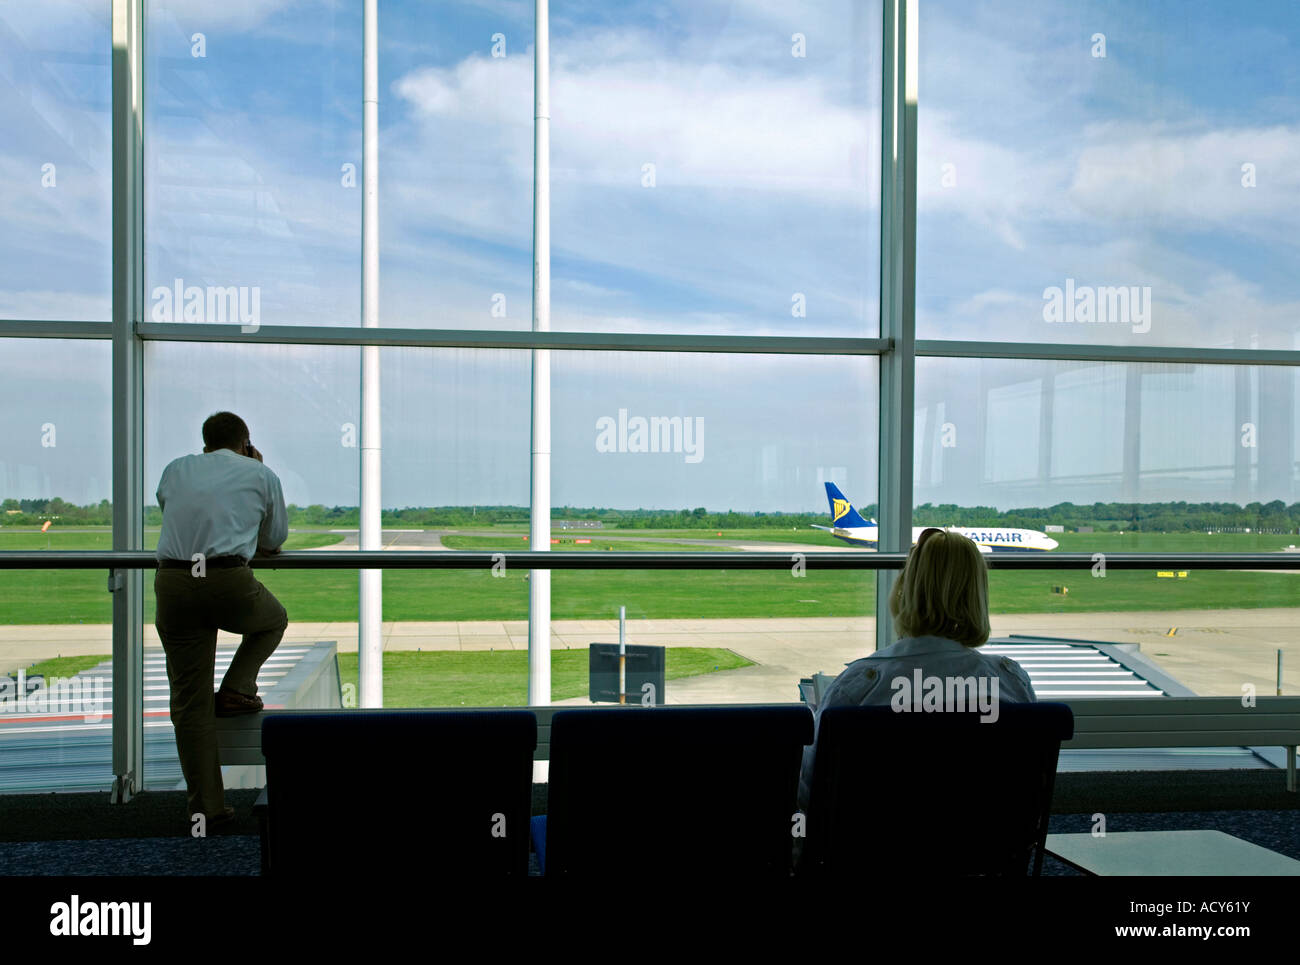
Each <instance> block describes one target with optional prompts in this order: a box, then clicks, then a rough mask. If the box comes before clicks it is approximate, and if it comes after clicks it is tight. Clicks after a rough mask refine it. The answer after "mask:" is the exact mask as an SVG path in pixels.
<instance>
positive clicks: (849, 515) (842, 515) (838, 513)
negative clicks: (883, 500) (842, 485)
mask: <svg viewBox="0 0 1300 965" xmlns="http://www.w3.org/2000/svg"><path fill="white" fill-rule="evenodd" d="M826 499H827V500H828V501H829V502H830V505H831V524H832V525H833V526H839V527H841V528H846V529H847V528H850V527H854V526H870V525H872V523H874V522H875V520H872V523H868V522H867V521H866V520H865V519H863V518H862V517H861V515H859V514H858V511H857V510H856V509H854V508H853V504H852V503H850V502H849V501H848V500H847V499H845V498H844V494H843V493H842V492H840V490H839V487H837V486H836V485H835V484H834V483H833V482H828V483H827V484H826Z"/></svg>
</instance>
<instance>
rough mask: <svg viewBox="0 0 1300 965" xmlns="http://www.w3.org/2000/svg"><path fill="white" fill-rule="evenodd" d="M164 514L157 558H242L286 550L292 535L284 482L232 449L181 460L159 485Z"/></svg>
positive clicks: (159, 496) (178, 460)
mask: <svg viewBox="0 0 1300 965" xmlns="http://www.w3.org/2000/svg"><path fill="white" fill-rule="evenodd" d="M158 506H159V507H160V508H161V509H162V511H163V522H162V533H161V534H160V535H159V537H158V552H157V558H158V559H160V560H166V559H171V560H190V559H193V556H194V554H195V553H202V554H203V555H204V556H205V557H209V558H211V557H213V556H242V557H243V558H244V559H251V558H252V557H253V554H254V553H255V552H256V551H257V550H258V549H259V548H261V549H263V550H267V551H272V550H277V549H279V548H280V546H281V544H283V543H284V541H285V539H286V538H287V537H288V535H289V514H288V512H287V510H286V509H285V506H284V493H283V492H282V491H281V489H280V478H279V477H278V476H277V475H276V474H275V473H274V472H272V471H271V470H270V469H268V468H267V467H266V466H264V465H262V463H261V462H259V461H258V460H256V459H252V458H250V457H248V456H241V455H239V453H237V452H234V451H233V450H231V449H218V450H216V451H215V452H204V453H198V454H196V455H192V456H181V457H180V458H179V459H175V460H173V461H172V462H171V463H169V464H168V466H167V468H166V469H164V470H163V474H162V479H161V480H160V481H159V483H158Z"/></svg>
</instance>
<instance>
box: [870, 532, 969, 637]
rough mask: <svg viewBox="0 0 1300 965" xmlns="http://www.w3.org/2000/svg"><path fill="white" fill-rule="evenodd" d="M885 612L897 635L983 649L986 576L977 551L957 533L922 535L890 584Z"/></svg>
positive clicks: (926, 533) (927, 533)
mask: <svg viewBox="0 0 1300 965" xmlns="http://www.w3.org/2000/svg"><path fill="white" fill-rule="evenodd" d="M889 611H890V613H892V614H893V615H894V622H895V624H897V626H898V630H899V635H900V636H901V637H925V636H935V637H946V638H948V639H949V640H956V641H957V642H958V643H963V644H965V645H966V646H968V647H980V646H983V645H984V644H985V643H987V642H988V639H989V631H990V628H989V572H988V567H987V566H985V565H984V557H983V556H981V555H980V551H979V547H978V546H976V545H975V544H974V543H972V542H971V541H970V540H969V539H967V538H966V537H965V536H962V535H961V534H960V533H948V532H944V531H943V530H930V531H927V532H925V533H923V534H922V535H921V539H920V540H919V541H918V542H917V544H916V546H915V547H914V548H913V549H912V552H911V553H910V554H908V557H907V563H906V564H904V566H903V572H902V574H901V575H900V576H899V578H898V580H897V582H895V583H894V589H893V592H892V593H891V594H890V596H889Z"/></svg>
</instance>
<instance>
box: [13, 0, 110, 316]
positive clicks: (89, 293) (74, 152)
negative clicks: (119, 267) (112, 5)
mask: <svg viewBox="0 0 1300 965" xmlns="http://www.w3.org/2000/svg"><path fill="white" fill-rule="evenodd" d="M109 49H110V32H109V4H108V0H81V2H69V0H51V2H49V3H7V4H4V5H3V6H2V7H0V130H3V131H4V140H3V143H0V210H3V211H4V222H5V230H4V231H3V232H2V233H0V265H2V266H4V267H3V268H0V334H3V330H4V322H3V320H4V319H15V318H18V319H58V320H69V321H106V320H107V319H108V318H109V317H110V312H111V308H110V301H111V292H112V283H111V280H110V277H109V271H110V260H111V259H110V250H111V249H110V244H111V238H110V228H111V225H110V210H109V203H110V199H111V191H110V187H109V185H110V179H111V177H112V159H111V156H110V151H109V148H110V143H111V138H110V129H109V108H110V97H109V92H110V90H111V87H110V85H109V61H108V55H109Z"/></svg>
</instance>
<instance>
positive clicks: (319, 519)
mask: <svg viewBox="0 0 1300 965" xmlns="http://www.w3.org/2000/svg"><path fill="white" fill-rule="evenodd" d="M286 508H287V509H288V513H289V525H291V526H295V525H297V526H328V527H333V528H337V529H349V528H356V527H357V526H358V525H359V521H360V510H359V508H358V507H356V506H322V505H319V504H316V505H311V506H297V505H294V504H292V503H291V504H289V506H288V507H286ZM858 512H859V513H861V514H862V516H863V517H865V518H874V517H875V515H876V505H875V504H874V503H872V504H870V505H868V506H860V507H858ZM380 517H381V521H382V524H383V525H385V526H392V527H395V528H396V527H410V528H414V527H448V528H463V527H474V526H498V525H508V524H518V525H527V524H528V507H526V506H435V507H429V506H410V507H406V508H404V509H385V510H383V511H382V512H381V514H380ZM551 519H552V523H556V522H559V521H560V520H595V521H599V522H600V523H601V528H609V529H700V530H709V529H712V530H727V529H762V528H772V529H784V528H787V527H793V528H797V529H803V528H806V527H808V526H809V525H811V524H813V523H816V524H818V525H822V526H824V525H827V524H828V522H829V520H828V514H826V513H746V512H738V511H736V510H727V511H726V512H721V511H710V510H707V509H705V508H704V507H703V506H697V507H696V508H694V509H602V508H599V507H574V506H564V507H556V508H555V509H552V510H551ZM46 520H51V521H52V523H53V525H54V526H109V525H111V524H112V522H113V506H112V503H110V502H109V501H108V500H107V499H101V500H100V501H99V502H98V503H88V504H86V505H85V506H78V505H76V504H74V503H69V502H65V501H64V500H62V499H60V498H59V497H57V496H55V497H53V498H50V499H4V500H3V501H0V524H2V525H5V526H40V525H41V524H43V523H44V522H45V521H46ZM912 522H913V524H914V525H917V526H1005V527H1017V528H1022V529H1038V530H1041V529H1045V528H1046V527H1047V526H1064V527H1065V528H1066V529H1067V530H1074V529H1078V528H1079V527H1080V526H1091V527H1092V528H1093V529H1094V530H1095V531H1097V532H1115V531H1124V532H1129V531H1133V532H1158V533H1177V532H1198V531H1199V532H1207V531H1219V532H1234V531H1238V532H1239V531H1243V530H1246V529H1249V530H1251V532H1261V531H1263V532H1278V533H1293V532H1300V503H1292V504H1291V505H1289V506H1288V505H1286V504H1285V503H1284V502H1282V500H1280V499H1279V500H1274V501H1273V502H1271V503H1258V502H1254V503H1248V504H1246V505H1245V506H1240V505H1238V504H1236V503H1187V502H1170V503H1093V504H1092V505H1077V504H1075V503H1058V504H1056V505H1055V506H1051V507H1047V508H1026V509H1008V510H999V509H995V508H993V507H992V506H957V505H955V504H951V503H944V504H941V505H938V506H935V505H932V504H930V503H925V504H924V505H921V506H917V507H916V508H915V509H914V510H913V513H912ZM161 524H162V510H160V509H159V508H158V507H157V506H146V507H145V525H147V526H159V525H161Z"/></svg>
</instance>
